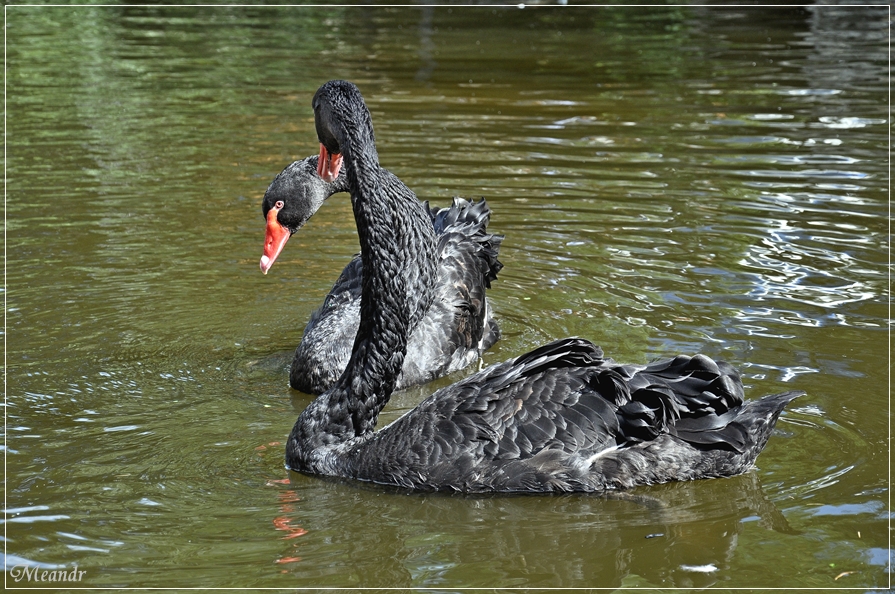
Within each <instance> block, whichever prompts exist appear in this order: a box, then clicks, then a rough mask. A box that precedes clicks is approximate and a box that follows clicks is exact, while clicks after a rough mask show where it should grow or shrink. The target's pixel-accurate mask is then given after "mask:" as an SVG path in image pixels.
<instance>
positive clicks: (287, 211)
mask: <svg viewBox="0 0 895 594" xmlns="http://www.w3.org/2000/svg"><path fill="white" fill-rule="evenodd" d="M346 189H347V186H346V185H345V176H344V175H337V176H336V178H335V179H334V181H333V182H332V183H329V182H325V181H323V180H322V179H320V177H319V176H318V175H317V157H308V158H307V159H303V160H301V161H295V162H294V163H292V164H290V165H289V166H287V167H286V169H284V170H283V171H282V172H281V173H280V174H279V175H277V177H276V178H275V179H274V180H273V182H271V184H270V186H269V187H268V188H267V191H266V192H265V193H264V200H263V201H262V202H261V212H262V213H263V214H264V218H265V220H266V221H267V232H266V233H265V235H264V255H263V256H261V272H263V273H264V274H267V271H268V270H270V267H271V266H273V263H274V261H275V260H276V259H277V256H279V255H280V252H281V251H283V247H284V246H285V245H286V242H287V241H288V240H289V238H290V237H291V236H292V234H293V233H295V232H296V231H298V230H299V229H301V227H302V226H303V225H304V224H305V223H306V222H308V219H310V218H311V217H312V216H313V215H314V213H315V212H317V209H319V208H320V206H321V205H322V204H323V202H324V201H325V200H326V199H327V198H329V197H330V196H332V195H333V194H335V193H337V192H343V191H345V190H346Z"/></svg>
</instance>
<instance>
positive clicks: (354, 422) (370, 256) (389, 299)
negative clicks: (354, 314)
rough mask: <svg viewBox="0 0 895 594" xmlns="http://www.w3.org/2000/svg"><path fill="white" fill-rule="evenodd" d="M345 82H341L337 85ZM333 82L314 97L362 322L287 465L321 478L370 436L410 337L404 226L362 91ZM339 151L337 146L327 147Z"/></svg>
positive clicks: (294, 439) (295, 438) (300, 425)
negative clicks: (337, 186)
mask: <svg viewBox="0 0 895 594" xmlns="http://www.w3.org/2000/svg"><path fill="white" fill-rule="evenodd" d="M337 82H341V81H337ZM342 84H344V85H349V86H348V87H340V86H338V85H337V86H335V87H333V83H332V82H331V83H327V84H326V85H324V86H323V87H321V89H320V90H319V91H318V93H317V95H316V96H315V98H314V108H315V116H316V118H317V129H318V136H320V137H321V142H324V146H326V144H327V141H328V142H329V143H333V144H337V147H335V148H337V149H338V152H341V154H342V158H343V167H344V168H345V173H346V175H347V178H348V190H349V192H351V196H352V205H353V208H354V218H355V220H356V222H357V231H358V236H359V238H360V247H361V260H362V264H363V282H362V289H361V316H360V326H359V328H358V332H357V337H356V338H355V342H354V347H353V349H352V353H351V358H350V360H349V362H348V366H347V367H346V369H345V371H344V372H343V373H342V375H341V377H340V378H339V380H338V381H337V382H336V384H335V385H334V386H333V387H332V388H331V389H330V390H328V391H327V392H326V393H324V394H323V395H321V396H320V397H319V398H317V399H316V400H315V401H314V402H312V403H311V404H310V405H309V406H308V407H307V408H306V409H305V410H304V411H303V412H302V414H301V416H300V417H299V419H298V422H297V423H296V425H295V428H294V429H293V433H292V435H291V436H290V440H289V442H290V443H289V447H288V448H287V464H289V466H290V467H292V468H294V469H297V470H309V471H320V470H321V467H322V465H324V463H323V462H322V461H321V457H323V456H324V450H325V449H326V447H327V446H336V445H338V444H340V443H344V442H345V441H347V440H349V439H352V438H354V437H360V436H364V435H367V434H370V433H372V431H373V429H374V427H375V425H376V420H377V418H378V416H379V413H380V411H381V410H382V408H383V407H384V406H385V405H386V404H387V403H388V400H389V398H390V397H391V394H392V392H393V391H394V389H395V384H396V382H397V380H398V376H399V374H400V372H401V368H402V366H403V363H404V355H405V352H406V349H407V335H408V331H409V328H408V324H409V322H408V320H409V318H410V316H409V314H408V309H409V306H408V298H407V297H406V290H405V286H404V284H405V282H406V281H405V275H404V273H403V271H404V268H405V266H406V262H405V258H407V257H411V256H410V255H407V254H405V253H404V250H403V249H402V243H401V241H400V240H399V239H398V238H400V237H402V236H405V235H406V230H405V229H404V226H405V225H406V222H405V221H404V220H403V219H402V217H401V216H399V210H398V208H397V205H396V197H395V196H393V195H391V194H390V193H389V192H388V191H386V188H384V187H383V180H382V169H381V168H380V166H379V157H378V154H377V152H376V145H375V143H374V137H373V125H372V122H371V119H370V113H369V111H368V110H367V108H366V105H364V103H363V99H362V98H361V96H360V92H359V91H357V89H356V87H354V86H353V85H350V83H342ZM327 148H328V149H329V150H331V151H332V150H333V147H327Z"/></svg>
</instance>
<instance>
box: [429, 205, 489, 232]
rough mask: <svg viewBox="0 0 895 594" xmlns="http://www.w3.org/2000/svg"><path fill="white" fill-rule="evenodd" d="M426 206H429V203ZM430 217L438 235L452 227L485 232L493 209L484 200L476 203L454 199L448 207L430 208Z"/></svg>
mask: <svg viewBox="0 0 895 594" xmlns="http://www.w3.org/2000/svg"><path fill="white" fill-rule="evenodd" d="M426 206H429V203H428V202H426ZM429 215H430V216H431V217H432V226H433V227H435V233H437V234H441V233H444V232H446V231H448V230H450V229H451V227H454V228H455V229H454V230H458V229H460V228H464V227H471V228H473V229H474V230H475V229H482V230H484V229H485V228H486V227H487V226H488V222H489V221H490V220H491V208H490V207H489V206H488V203H487V202H486V201H485V199H484V198H482V199H481V200H479V201H478V202H475V201H472V200H466V199H465V198H459V197H454V200H453V202H452V203H451V205H450V206H448V207H445V208H440V207H437V206H435V207H433V206H429ZM473 232H474V231H473Z"/></svg>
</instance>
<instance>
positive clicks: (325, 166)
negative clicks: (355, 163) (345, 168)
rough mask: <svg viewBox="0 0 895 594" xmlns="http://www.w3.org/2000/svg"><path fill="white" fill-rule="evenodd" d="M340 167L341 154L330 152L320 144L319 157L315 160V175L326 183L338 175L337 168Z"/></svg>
mask: <svg viewBox="0 0 895 594" xmlns="http://www.w3.org/2000/svg"><path fill="white" fill-rule="evenodd" d="M341 168H342V155H341V154H340V153H331V152H329V151H328V150H326V147H325V146H323V145H322V144H321V145H320V158H319V159H318V160H317V175H319V176H320V178H321V179H322V180H323V181H325V182H326V183H331V182H332V181H333V180H335V179H336V178H337V177H339V169H341Z"/></svg>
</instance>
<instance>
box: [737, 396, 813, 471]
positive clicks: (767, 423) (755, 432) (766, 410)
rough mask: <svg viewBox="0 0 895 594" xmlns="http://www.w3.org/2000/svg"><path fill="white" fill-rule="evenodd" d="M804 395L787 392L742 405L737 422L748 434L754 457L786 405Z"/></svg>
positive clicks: (768, 436)
mask: <svg viewBox="0 0 895 594" xmlns="http://www.w3.org/2000/svg"><path fill="white" fill-rule="evenodd" d="M804 395H805V392H803V391H801V390H790V391H789V392H781V393H780V394H770V395H768V396H763V397H761V398H759V399H758V400H750V401H747V402H746V403H745V404H744V405H743V407H742V408H741V409H740V412H739V414H737V420H738V421H739V422H740V423H742V424H743V426H744V427H745V428H746V430H747V431H748V432H749V437H750V438H751V441H752V443H753V446H752V447H753V450H754V452H755V455H756V456H758V452H760V451H761V450H763V449H764V446H765V445H766V444H767V443H768V439H769V438H770V437H771V433H772V432H773V431H774V426H775V425H776V424H777V419H778V418H779V417H780V413H782V412H783V409H784V408H786V405H787V404H789V403H790V402H792V401H793V400H795V399H796V398H798V397H799V396H804Z"/></svg>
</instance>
